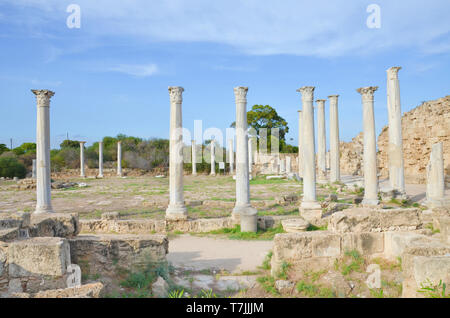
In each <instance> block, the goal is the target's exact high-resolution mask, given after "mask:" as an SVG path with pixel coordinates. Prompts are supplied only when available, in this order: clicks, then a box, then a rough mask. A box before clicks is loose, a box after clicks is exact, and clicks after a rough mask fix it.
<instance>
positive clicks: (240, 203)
mask: <svg viewBox="0 0 450 318" xmlns="http://www.w3.org/2000/svg"><path fill="white" fill-rule="evenodd" d="M247 91H248V88H247V87H242V86H240V87H236V88H234V96H235V98H236V205H235V207H234V209H233V217H234V218H240V222H241V231H242V232H256V230H257V217H256V213H257V211H256V209H255V208H253V207H252V206H251V205H250V183H249V170H248V160H249V156H248V129H247V128H248V127H247Z"/></svg>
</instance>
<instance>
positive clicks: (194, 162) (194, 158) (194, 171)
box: [191, 140, 197, 176]
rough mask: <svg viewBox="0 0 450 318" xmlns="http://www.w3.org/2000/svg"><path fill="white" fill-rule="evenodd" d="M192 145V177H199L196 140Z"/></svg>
mask: <svg viewBox="0 0 450 318" xmlns="http://www.w3.org/2000/svg"><path fill="white" fill-rule="evenodd" d="M191 144H192V175H193V176H196V175H197V146H196V145H195V140H191Z"/></svg>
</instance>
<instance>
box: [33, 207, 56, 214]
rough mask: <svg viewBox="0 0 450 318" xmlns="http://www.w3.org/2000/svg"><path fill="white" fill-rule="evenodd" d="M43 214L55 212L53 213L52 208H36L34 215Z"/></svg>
mask: <svg viewBox="0 0 450 318" xmlns="http://www.w3.org/2000/svg"><path fill="white" fill-rule="evenodd" d="M43 213H55V211H53V207H51V206H47V207H36V210H35V211H34V214H43Z"/></svg>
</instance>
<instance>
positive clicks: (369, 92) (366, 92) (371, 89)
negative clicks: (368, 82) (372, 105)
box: [356, 86, 378, 101]
mask: <svg viewBox="0 0 450 318" xmlns="http://www.w3.org/2000/svg"><path fill="white" fill-rule="evenodd" d="M377 89H378V86H368V87H361V88H358V89H357V90H356V91H357V92H358V93H360V94H361V95H362V99H363V101H365V100H373V95H374V93H375V91H376V90H377Z"/></svg>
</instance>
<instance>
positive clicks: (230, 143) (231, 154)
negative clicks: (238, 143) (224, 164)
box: [228, 139, 234, 174]
mask: <svg viewBox="0 0 450 318" xmlns="http://www.w3.org/2000/svg"><path fill="white" fill-rule="evenodd" d="M228 156H229V158H230V159H229V162H230V174H234V150H233V139H228Z"/></svg>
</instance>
